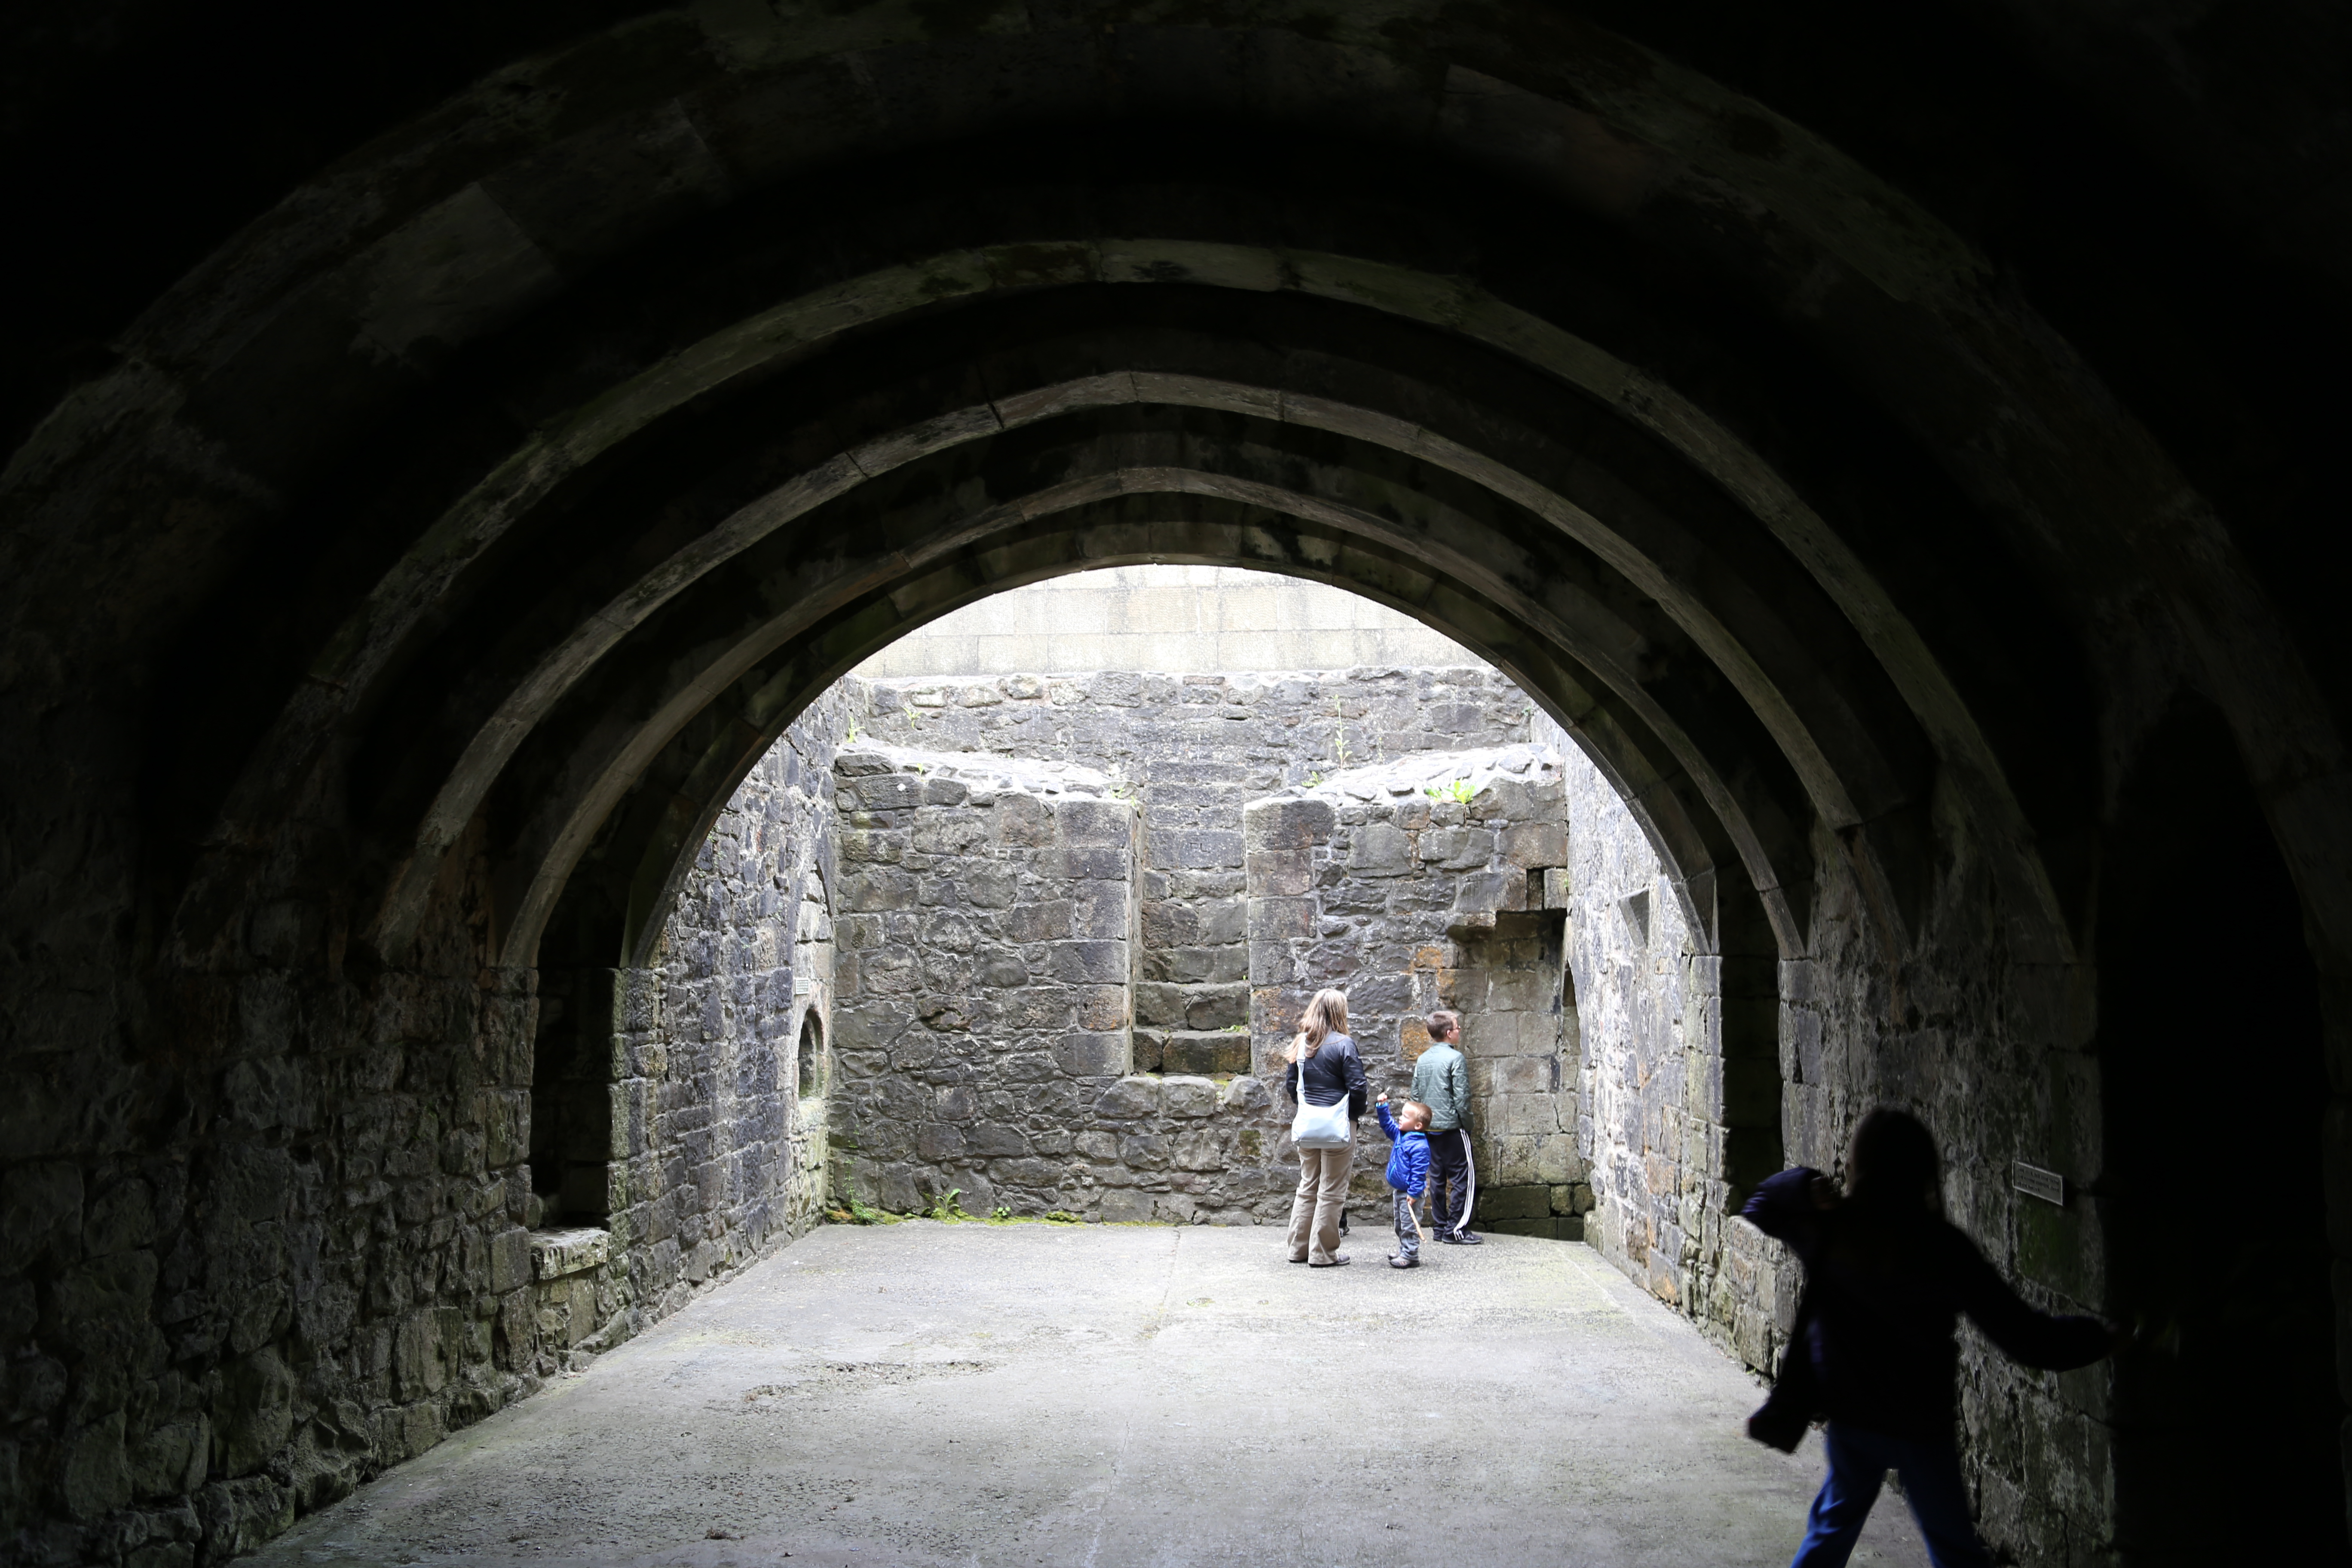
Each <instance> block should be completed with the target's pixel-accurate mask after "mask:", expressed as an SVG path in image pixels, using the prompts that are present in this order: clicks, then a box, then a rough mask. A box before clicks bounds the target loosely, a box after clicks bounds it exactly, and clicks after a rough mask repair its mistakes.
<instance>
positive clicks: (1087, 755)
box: [849, 665, 1532, 1075]
mask: <svg viewBox="0 0 2352 1568" xmlns="http://www.w3.org/2000/svg"><path fill="white" fill-rule="evenodd" d="M849 685H850V686H851V687H852V689H853V691H854V692H855V694H856V700H857V704H858V708H859V716H858V720H857V722H858V724H859V726H860V728H861V730H862V731H864V732H865V733H866V734H867V735H868V736H869V737H870V738H872V739H873V740H875V741H877V742H885V743H887V744H892V745H901V746H915V747H922V748H928V749H930V750H934V751H947V752H991V753H994V754H997V755H1000V756H1018V757H1025V758H1035V759H1039V760H1043V761H1053V762H1061V763H1072V764H1075V765H1077V766H1081V767H1087V768H1091V769H1095V770H1097V771H1098V772H1100V773H1104V774H1105V775H1107V776H1108V778H1109V779H1110V780H1111V781H1112V783H1113V785H1114V787H1119V786H1124V789H1125V792H1126V794H1127V795H1128V796H1129V798H1131V799H1133V800H1134V801H1135V802H1136V804H1137V805H1138V806H1139V808H1140V809H1141V811H1142V813H1143V822H1144V833H1143V866H1142V875H1141V879H1140V881H1139V892H1140V909H1139V915H1140V934H1141V940H1142V948H1141V966H1140V969H1139V973H1138V980H1139V985H1138V987H1137V993H1136V1017H1135V1025H1136V1034H1135V1042H1136V1053H1137V1054H1136V1066H1137V1068H1139V1070H1144V1071H1160V1070H1165V1071H1167V1072H1171V1073H1180V1074H1183V1073H1190V1074H1204V1073H1205V1074H1219V1075H1223V1074H1230V1073H1235V1072H1246V1071H1247V1070H1249V1055H1248V1050H1247V1042H1246V1040H1245V1038H1244V1036H1243V1034H1242V1033H1240V1032H1238V1031H1239V1027H1240V1026H1245V1025H1247V1023H1248V1022H1249V1000H1248V997H1249V973H1248V953H1247V944H1246V939H1245V933H1244V929H1243V926H1244V875H1243V868H1242V859H1243V851H1242V809H1243V807H1244V805H1247V804H1248V803H1249V802H1250V801H1252V800H1255V799H1257V798H1258V797H1260V796H1262V795H1271V794H1273V793H1274V792H1276V790H1279V789H1282V788H1284V787H1286V786H1287V785H1291V784H1301V783H1304V782H1305V781H1307V779H1309V778H1311V777H1322V776H1325V775H1328V774H1332V773H1338V772H1339V771H1341V770H1343V769H1345V768H1347V767H1349V766H1351V765H1360V764H1362V763H1369V762H1374V761H1377V760H1379V759H1381V758H1391V757H1400V756H1403V755H1407V754H1411V753H1418V752H1441V751H1459V750H1463V749H1465V748H1473V747H1484V746H1496V745H1502V744H1506V743H1508V742H1512V741H1516V740H1524V739H1525V738H1526V734H1527V728H1526V726H1527V721H1528V715H1529V713H1530V712H1531V711H1532V706H1531V704H1530V703H1529V702H1528V699H1527V697H1526V695H1525V694H1524V693H1523V692H1521V691H1520V690H1519V689H1517V687H1516V686H1514V685H1512V684H1511V682H1510V681H1509V679H1507V678H1506V677H1505V676H1504V675H1503V674H1502V673H1501V672H1500V671H1499V670H1496V669H1494V668H1490V667H1487V666H1483V665H1480V666H1473V667H1465V668H1446V669H1397V668H1369V669H1353V670H1348V671H1344V672H1342V671H1321V672H1316V671H1308V672H1304V673H1300V674H1294V675H1266V676H1255V675H1187V676H1181V677H1180V676H1172V675H1155V674H1149V673H1144V674H1138V673H1134V672H1130V671H1116V670H1114V671H1106V672H1101V673H1096V674H1088V675H1074V676H1051V675H1049V676H1043V677H1040V676H1035V675H1012V676H1005V677H1003V678H1000V679H919V678H902V679H888V680H874V681H867V682H862V683H861V682H857V681H852V682H850V683H849Z"/></svg>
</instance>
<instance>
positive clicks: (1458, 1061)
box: [1412, 1040, 1470, 1132]
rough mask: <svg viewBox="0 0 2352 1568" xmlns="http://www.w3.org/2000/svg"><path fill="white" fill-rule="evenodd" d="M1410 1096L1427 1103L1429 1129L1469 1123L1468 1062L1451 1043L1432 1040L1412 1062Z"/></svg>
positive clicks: (1448, 1130) (1445, 1130)
mask: <svg viewBox="0 0 2352 1568" xmlns="http://www.w3.org/2000/svg"><path fill="white" fill-rule="evenodd" d="M1412 1097H1413V1098H1414V1099H1415V1100H1419V1101H1421V1102H1422V1103H1423V1105H1426V1106H1427V1107H1429V1130H1430V1131H1432V1132H1451V1131H1453V1130H1454V1129H1455V1128H1456V1127H1467V1126H1469V1125H1470V1064H1469V1062H1468V1061H1466V1060H1465V1059H1464V1058H1463V1055H1462V1053H1461V1052H1460V1051H1457V1050H1455V1049H1454V1047H1452V1046H1448V1045H1441V1044H1439V1043H1438V1042H1437V1041H1435V1040H1432V1041H1431V1042H1430V1043H1429V1048H1428V1049H1427V1050H1425V1051H1423V1052H1422V1053H1421V1059H1420V1060H1419V1061H1416V1062H1414V1063H1413V1064H1412Z"/></svg>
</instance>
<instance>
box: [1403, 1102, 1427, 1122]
mask: <svg viewBox="0 0 2352 1568" xmlns="http://www.w3.org/2000/svg"><path fill="white" fill-rule="evenodd" d="M1399 1114H1401V1115H1403V1116H1414V1117H1419V1118H1420V1119H1421V1124H1422V1125H1423V1127H1426V1126H1428V1125H1429V1116H1430V1111H1429V1107H1427V1106H1426V1105H1423V1103H1422V1102H1421V1101H1419V1100H1406V1101H1405V1102H1404V1110H1402V1112H1400V1113H1399Z"/></svg>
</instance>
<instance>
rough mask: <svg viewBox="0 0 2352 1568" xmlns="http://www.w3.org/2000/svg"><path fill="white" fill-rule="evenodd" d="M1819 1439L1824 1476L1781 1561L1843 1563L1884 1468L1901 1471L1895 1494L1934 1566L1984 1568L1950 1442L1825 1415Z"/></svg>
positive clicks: (1833, 1566)
mask: <svg viewBox="0 0 2352 1568" xmlns="http://www.w3.org/2000/svg"><path fill="white" fill-rule="evenodd" d="M1822 1447H1824V1448H1826V1449H1827V1450H1828V1451H1829V1459H1830V1473H1829V1477H1828V1479H1825V1480H1823V1481H1822V1490H1821V1495H1820V1496H1819V1497H1816V1498H1815V1499H1813V1511H1812V1513H1811V1515H1810V1516H1809V1517H1808V1519H1807V1520H1806V1524H1805V1543H1804V1544H1803V1545H1802V1546H1800V1547H1798V1548H1797V1555H1796V1557H1795V1559H1794V1560H1793V1561H1792V1562H1790V1564H1789V1568H1845V1560H1846V1559H1847V1558H1848V1557H1851V1556H1853V1543H1854V1542H1856V1541H1857V1540H1859V1539H1861V1536H1862V1521H1864V1520H1865V1519H1868V1518H1869V1517H1870V1505H1871V1504H1872V1503H1874V1502H1876V1501H1877V1500H1878V1489H1879V1488H1880V1486H1882V1485H1884V1484H1885V1480H1886V1472H1887V1471H1889V1470H1893V1471H1895V1473H1896V1474H1898V1475H1900V1476H1901V1477H1902V1478H1903V1498H1904V1500H1905V1501H1906V1502H1908V1503H1909V1504H1910V1505H1911V1517H1912V1518H1913V1519H1915V1520H1916V1521H1918V1522H1919V1533H1920V1534H1921V1535H1922V1536H1924V1537H1926V1538H1927V1561H1928V1562H1930V1563H1934V1564H1935V1565H1936V1568H1984V1565H1985V1564H1986V1563H1990V1562H1991V1561H1992V1559H1991V1558H1990V1557H1989V1556H1987V1555H1986V1554H1985V1549H1984V1545H1983V1543H1982V1542H1979V1541H1978V1540H1977V1527H1976V1525H1975V1523H1974V1521H1971V1520H1970V1519H1969V1493H1968V1489H1967V1488H1966V1487H1964V1486H1962V1485H1961V1484H1960V1456H1959V1452H1958V1450H1957V1449H1956V1448H1954V1447H1952V1446H1951V1444H1949V1443H1922V1442H1918V1441H1916V1440H1915V1439H1913V1438H1908V1437H1888V1436H1882V1435H1881V1434H1879V1433H1876V1432H1864V1431H1863V1430H1862V1429H1861V1428H1859V1427H1856V1426H1847V1425H1845V1424H1844V1423H1843V1422H1838V1421H1832V1422H1831V1423H1830V1424H1829V1428H1828V1430H1827V1431H1826V1432H1825V1433H1824V1434H1823V1436H1822Z"/></svg>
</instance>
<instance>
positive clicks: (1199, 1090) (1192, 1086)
mask: <svg viewBox="0 0 2352 1568" xmlns="http://www.w3.org/2000/svg"><path fill="white" fill-rule="evenodd" d="M1160 1102H1161V1104H1162V1105H1164V1106H1165V1107H1166V1109H1167V1111H1168V1114H1169V1115H1171V1116H1186V1117H1194V1116H1207V1115H1211V1114H1212V1113H1213V1112H1214V1111H1215V1110H1216V1109H1217V1086H1216V1085H1215V1084H1213V1083H1211V1082H1210V1081H1209V1080H1208V1079H1206V1078H1195V1077H1190V1076H1184V1077H1171V1078H1168V1079H1162V1080H1161V1082H1160Z"/></svg>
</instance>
